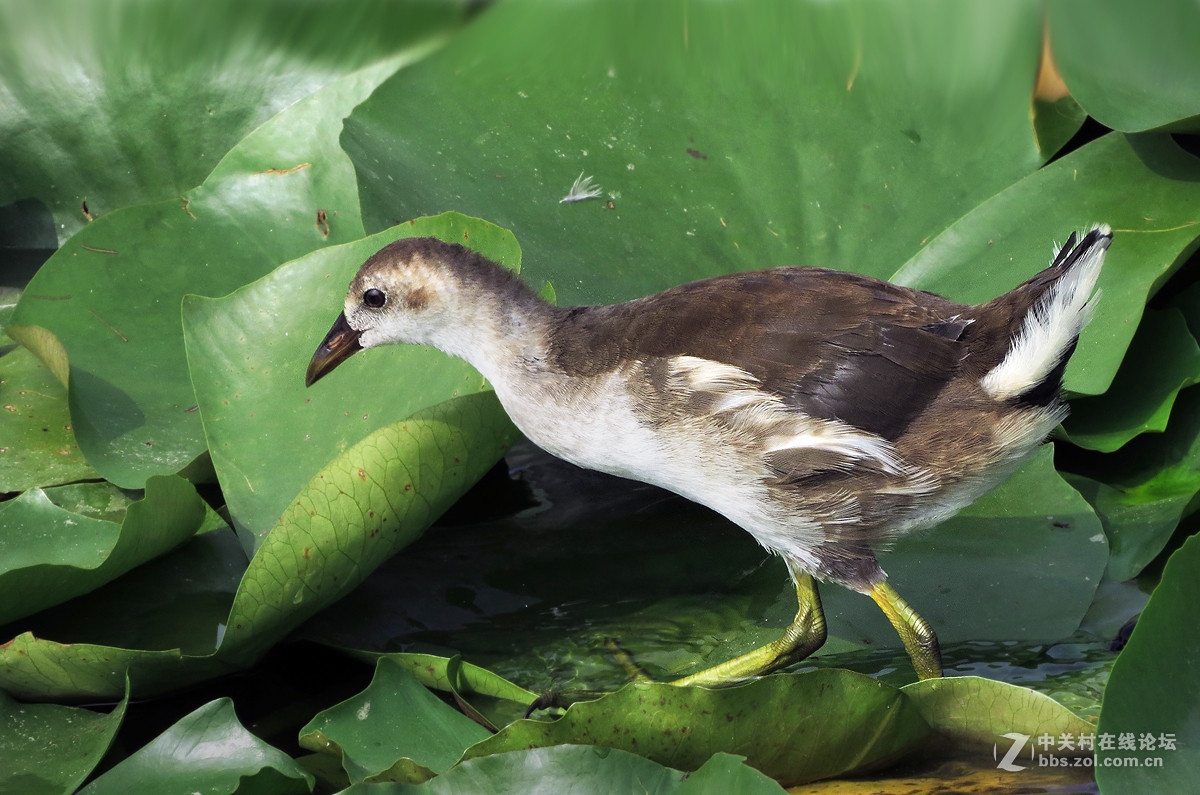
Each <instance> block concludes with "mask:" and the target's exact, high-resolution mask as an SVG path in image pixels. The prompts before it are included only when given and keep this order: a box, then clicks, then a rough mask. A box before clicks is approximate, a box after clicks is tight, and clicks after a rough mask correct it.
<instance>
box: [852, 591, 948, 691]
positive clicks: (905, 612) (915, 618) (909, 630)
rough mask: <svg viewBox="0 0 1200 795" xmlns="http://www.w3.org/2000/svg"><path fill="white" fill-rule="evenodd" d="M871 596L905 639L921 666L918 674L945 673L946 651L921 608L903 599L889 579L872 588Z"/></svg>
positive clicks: (915, 663) (916, 665) (925, 676)
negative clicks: (919, 609) (943, 661)
mask: <svg viewBox="0 0 1200 795" xmlns="http://www.w3.org/2000/svg"><path fill="white" fill-rule="evenodd" d="M867 595H868V596H870V597H871V598H872V599H874V600H875V604H877V605H879V609H880V610H882V611H883V614H884V615H885V616H887V617H888V621H890V622H892V626H893V627H895V628H896V632H897V633H898V634H899V635H900V640H902V641H904V648H905V649H906V650H907V651H908V656H909V657H911V658H912V663H913V668H916V669H917V677H918V678H920V679H934V678H936V677H939V676H941V675H942V650H941V648H940V647H939V646H938V639H937V635H935V634H933V629H931V628H930V626H929V624H927V623H926V622H925V619H923V618H921V617H920V616H919V615H917V611H916V610H913V609H912V608H911V607H909V606H908V602H905V601H904V600H903V599H901V598H900V594H898V593H896V589H895V588H893V587H892V586H890V585H888V583H887V581H886V580H884V581H883V582H881V583H879V584H878V585H876V586H874V587H872V588H871V590H870V591H868V592H867Z"/></svg>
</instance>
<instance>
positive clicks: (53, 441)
mask: <svg viewBox="0 0 1200 795" xmlns="http://www.w3.org/2000/svg"><path fill="white" fill-rule="evenodd" d="M0 439H3V440H4V441H3V442H0V492H5V491H25V490H26V489H32V488H36V487H38V486H53V485H54V484H56V483H70V482H71V481H73V480H87V479H98V478H99V477H100V475H99V474H98V473H97V472H96V470H95V469H93V468H92V466H91V465H90V464H88V462H87V460H86V459H85V458H84V457H83V454H82V453H81V452H80V451H79V445H78V443H76V441H75V433H74V431H73V430H72V429H71V416H70V413H69V411H68V410H67V390H66V388H65V387H64V386H63V385H62V384H61V383H60V382H59V381H58V380H57V379H56V378H55V377H54V375H53V373H51V372H50V370H49V369H48V368H47V367H46V366H45V365H44V364H42V363H41V362H40V361H38V360H37V357H35V356H34V355H33V354H32V353H30V352H29V351H28V350H26V349H25V348H21V347H18V348H15V349H13V350H11V351H9V352H8V353H6V354H4V355H3V356H0Z"/></svg>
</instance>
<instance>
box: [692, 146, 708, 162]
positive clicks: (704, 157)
mask: <svg viewBox="0 0 1200 795" xmlns="http://www.w3.org/2000/svg"><path fill="white" fill-rule="evenodd" d="M687 153H688V154H689V155H691V156H692V157H694V158H696V159H697V160H708V155H706V154H702V153H701V152H699V151H697V150H695V149H692V148H691V147H690V146H689V147H688V150H687Z"/></svg>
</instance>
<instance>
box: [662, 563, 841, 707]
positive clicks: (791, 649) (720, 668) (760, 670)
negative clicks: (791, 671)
mask: <svg viewBox="0 0 1200 795" xmlns="http://www.w3.org/2000/svg"><path fill="white" fill-rule="evenodd" d="M793 578H794V579H795V582H796V600H797V601H798V602H799V605H800V607H799V610H797V611H796V618H795V619H793V620H792V623H791V624H790V625H789V626H788V628H787V629H786V630H784V633H783V636H782V637H780V638H779V639H778V640H775V641H772V642H771V643H768V644H767V645H766V646H761V647H759V648H757V649H755V650H753V651H749V652H746V653H745V654H743V655H741V656H740V657H734V658H733V659H732V660H729V661H728V662H723V663H721V664H720V665H714V666H713V667H712V668H706V669H705V670H703V671H700V672H699V673H694V674H692V675H691V676H685V677H683V678H681V679H676V680H674V681H673V682H670V683H669V684H672V685H701V686H704V687H717V686H720V685H729V684H734V683H736V682H739V681H741V680H743V679H749V678H751V677H754V676H762V675H764V674H769V673H771V672H772V671H776V670H778V669H780V668H783V667H785V666H788V665H791V664H792V663H794V662H799V661H800V660H803V659H804V658H805V657H807V656H808V655H810V654H812V653H813V652H814V651H816V650H817V649H819V648H821V645H822V644H823V643H824V642H825V613H824V612H822V610H821V597H820V595H819V594H818V593H817V584H816V582H814V581H813V578H812V577H811V576H810V575H808V574H800V575H796V574H793Z"/></svg>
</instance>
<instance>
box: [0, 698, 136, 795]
mask: <svg viewBox="0 0 1200 795" xmlns="http://www.w3.org/2000/svg"><path fill="white" fill-rule="evenodd" d="M128 704H129V694H128V693H126V694H125V697H124V698H123V699H121V701H120V703H118V704H117V705H116V706H115V707H114V708H113V709H112V710H111V711H110V712H108V713H107V714H104V713H99V712H93V711H92V710H90V709H82V708H80V707H64V706H61V705H59V704H21V703H19V702H17V701H15V700H14V699H12V698H11V697H10V696H8V695H7V694H6V693H4V691H2V690H0V792H11V793H58V792H74V791H75V790H76V788H78V787H79V785H80V784H82V783H83V781H84V779H85V778H87V776H88V775H89V774H90V773H91V772H92V770H93V769H95V767H96V765H98V764H99V763H100V760H101V758H103V756H104V754H105V753H106V752H107V751H108V748H109V746H110V745H112V741H113V738H114V737H116V735H117V730H118V729H120V728H121V722H122V721H123V720H124V718H125V707H126V706H127V705H128Z"/></svg>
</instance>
